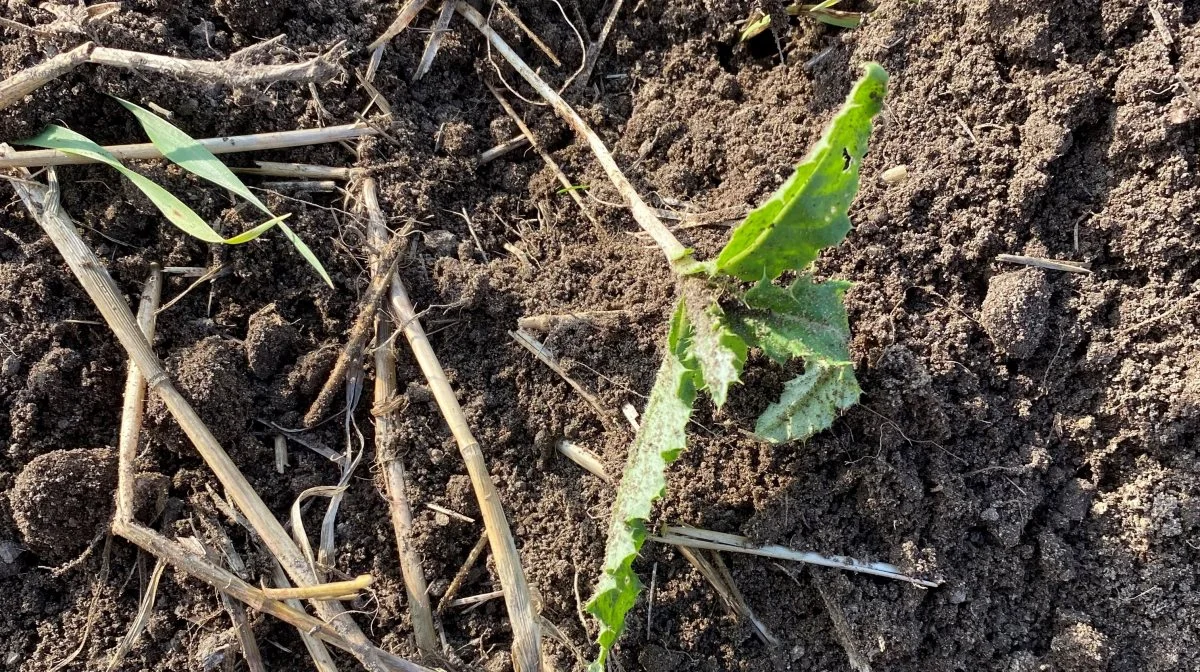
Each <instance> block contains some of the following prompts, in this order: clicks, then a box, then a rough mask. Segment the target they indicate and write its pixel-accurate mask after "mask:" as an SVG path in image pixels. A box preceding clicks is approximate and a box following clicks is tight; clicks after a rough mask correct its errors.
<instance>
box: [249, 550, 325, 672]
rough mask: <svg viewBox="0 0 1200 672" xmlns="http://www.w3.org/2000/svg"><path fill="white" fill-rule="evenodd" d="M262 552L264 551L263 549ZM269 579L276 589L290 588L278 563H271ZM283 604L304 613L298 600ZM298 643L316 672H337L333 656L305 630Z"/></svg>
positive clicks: (301, 633) (301, 632) (285, 601)
mask: <svg viewBox="0 0 1200 672" xmlns="http://www.w3.org/2000/svg"><path fill="white" fill-rule="evenodd" d="M263 550H264V551H265V550H266V549H263ZM271 578H272V581H273V583H274V584H275V587H276V588H291V587H292V584H291V582H289V581H288V578H287V574H286V573H285V572H284V571H283V567H280V566H279V563H278V562H272V563H271ZM284 604H286V605H287V606H289V607H291V608H293V609H295V610H296V611H301V612H302V611H304V605H303V604H301V602H300V600H284ZM299 632H300V641H302V642H304V648H306V649H308V655H309V657H311V658H312V659H313V665H314V666H315V667H316V668H317V672H338V669H337V664H336V663H334V662H333V656H332V655H330V653H329V649H327V648H325V644H324V643H323V642H322V641H321V640H319V639H317V638H316V637H313V636H312V635H310V634H309V633H308V632H307V631H306V630H303V629H301V630H300V631H299Z"/></svg>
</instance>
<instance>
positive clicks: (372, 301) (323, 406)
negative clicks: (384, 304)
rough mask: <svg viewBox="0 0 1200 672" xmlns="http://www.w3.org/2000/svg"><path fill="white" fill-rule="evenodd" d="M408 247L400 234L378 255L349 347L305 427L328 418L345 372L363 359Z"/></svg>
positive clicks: (352, 331)
mask: <svg viewBox="0 0 1200 672" xmlns="http://www.w3.org/2000/svg"><path fill="white" fill-rule="evenodd" d="M407 246H408V237H407V236H406V235H405V233H404V232H402V233H400V234H397V235H395V236H393V237H392V238H391V240H389V241H388V243H387V245H386V246H384V248H383V251H381V252H380V253H379V264H380V265H379V268H380V269H381V270H380V272H379V273H377V274H375V275H374V276H372V277H371V283H370V284H369V285H367V291H366V292H364V293H363V297H362V300H361V301H359V305H358V317H357V318H355V320H354V324H353V326H351V327H350V336H349V338H348V339H346V347H345V348H343V349H342V352H341V354H340V355H338V358H337V362H336V363H335V364H334V366H333V371H332V372H330V374H329V378H327V379H326V380H325V385H324V386H322V387H321V392H320V393H319V394H318V395H317V399H316V401H314V402H313V403H312V406H310V407H309V409H308V413H306V414H305V415H304V426H305V427H314V426H316V425H317V424H318V423H320V422H321V420H323V419H325V415H326V414H327V413H328V412H329V407H330V406H331V405H332V404H333V399H334V397H335V396H336V394H337V391H338V389H340V388H341V385H342V383H343V382H344V381H343V379H344V378H345V376H346V370H347V368H348V367H349V366H350V363H351V362H358V361H361V360H362V355H363V347H364V346H366V344H367V341H368V340H370V338H371V332H372V327H373V326H374V325H375V314H376V312H378V310H379V303H380V301H382V300H383V296H384V294H385V293H386V292H387V288H388V283H389V281H390V279H391V275H392V269H394V268H395V267H396V264H397V262H399V261H400V255H401V254H402V253H403V252H404V250H405V249H406V247H407Z"/></svg>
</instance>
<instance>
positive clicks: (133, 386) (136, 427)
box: [112, 264, 337, 672]
mask: <svg viewBox="0 0 1200 672" xmlns="http://www.w3.org/2000/svg"><path fill="white" fill-rule="evenodd" d="M162 288H163V274H162V271H160V269H159V267H158V265H157V264H151V265H150V278H149V279H148V280H147V281H146V286H145V288H144V289H143V290H142V297H141V300H140V301H139V303H138V314H137V324H138V329H139V330H141V332H142V334H143V335H144V336H145V337H146V340H147V341H152V340H154V331H155V323H156V321H157V319H156V317H157V315H158V305H159V303H160V302H161V301H162ZM145 400H146V381H145V379H144V378H142V374H141V372H140V371H139V370H138V368H137V366H136V365H135V364H134V363H132V362H131V363H130V365H129V371H128V373H127V374H126V381H125V395H124V404H123V406H122V411H121V429H120V434H119V440H118V448H117V455H118V458H117V495H116V515H115V517H114V520H113V525H112V528H113V533H114V534H116V535H118V536H122V537H125V538H126V539H128V538H129V536H127V533H129V532H130V530H131V529H132V528H131V526H132V525H136V523H135V522H134V520H133V499H134V482H135V478H136V474H135V472H134V462H135V459H136V457H137V447H138V440H139V435H140V434H141V430H142V419H143V413H144V410H145ZM230 513H232V514H234V516H235V517H236V518H238V519H239V520H241V521H243V522H244V521H245V519H244V518H242V517H240V516H238V515H237V512H236V511H233V510H232V509H231V510H230ZM133 532H134V533H135V534H137V533H138V530H136V529H135V530H133ZM150 534H153V533H150ZM225 539H226V541H227V540H228V537H225ZM164 542H165V540H164ZM135 543H136V542H135ZM166 543H167V544H169V543H170V542H166ZM164 557H165V556H159V559H160V562H161V560H162V559H163V558H164ZM172 564H174V565H175V566H176V567H177V568H178V567H180V563H179V562H173V563H172ZM275 567H276V568H277V569H278V568H279V564H278V563H275ZM278 571H279V572H280V573H282V571H283V570H282V569H278ZM277 579H278V577H277ZM284 583H286V576H285V578H284ZM221 596H222V598H225V597H226V594H225V593H223V592H222V593H221ZM290 606H291V607H292V608H293V609H295V610H296V612H297V613H303V608H302V607H301V605H300V602H298V601H293V603H292V604H291V605H290ZM300 636H301V638H303V639H304V642H305V644H306V645H308V648H309V653H310V654H311V655H312V658H313V660H314V662H315V663H316V665H317V670H318V672H337V668H336V666H334V664H333V659H332V658H331V657H330V655H329V651H328V650H327V649H326V648H325V645H324V644H322V643H321V642H320V641H318V640H317V639H314V638H313V637H312V636H310V635H309V634H308V632H307V630H306V629H305V628H303V627H302V628H300ZM243 650H245V649H243Z"/></svg>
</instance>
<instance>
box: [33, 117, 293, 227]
mask: <svg viewBox="0 0 1200 672" xmlns="http://www.w3.org/2000/svg"><path fill="white" fill-rule="evenodd" d="M16 144H21V145H32V146H34V147H43V148H45V149H57V150H58V151H60V152H64V153H67V154H75V155H78V156H83V157H86V158H89V159H92V160H93V161H99V162H100V163H103V164H106V165H108V166H111V167H112V168H115V169H116V170H118V171H120V173H121V174H122V175H124V176H125V177H127V178H129V181H130V182H133V184H134V185H135V186H136V187H137V188H138V189H141V190H142V193H144V194H146V196H147V197H148V198H149V199H150V201H151V202H152V203H154V206H155V207H157V208H158V209H159V211H160V212H162V214H163V216H164V217H166V218H167V221H169V222H171V223H172V224H174V225H175V226H177V227H179V229H180V230H182V231H183V232H184V233H186V234H188V235H189V236H192V237H194V238H199V239H200V240H203V241H205V242H208V243H226V242H229V241H227V240H225V238H224V237H222V236H221V234H219V233H217V232H216V231H215V230H213V228H212V227H211V226H209V225H208V223H207V222H205V221H204V220H203V219H201V218H200V215H197V214H196V212H195V211H194V210H192V209H191V208H189V207H188V206H187V205H185V204H184V203H183V201H180V200H179V199H178V198H175V196H174V194H172V193H171V192H169V191H167V190H166V189H163V188H162V187H160V186H158V185H157V184H155V183H154V182H153V181H151V180H150V179H149V178H147V177H145V176H144V175H142V174H141V173H138V172H135V171H133V170H130V169H129V168H126V167H125V166H124V165H122V164H121V162H120V161H118V160H117V158H116V157H115V156H113V155H112V154H111V153H109V151H108V150H106V149H104V148H103V147H101V146H100V145H98V144H96V143H94V142H92V141H91V140H89V139H88V138H86V137H84V136H83V135H80V134H79V133H76V132H75V131H72V130H71V129H69V128H63V127H61V126H55V125H53V124H51V125H50V126H47V127H46V129H45V130H43V131H42V132H41V133H39V134H38V135H36V136H35V137H32V138H29V139H28V140H22V141H20V142H18V143H16ZM268 228H270V227H268ZM264 230H265V229H264ZM251 231H254V229H251ZM249 233H250V231H248V232H246V233H245V234H242V236H246V235H248V234H249ZM261 234H262V231H258V233H256V234H254V235H253V236H251V237H250V238H247V240H251V239H253V238H256V237H258V236H259V235H261ZM240 237H241V236H239V238H240ZM241 242H244V241H241Z"/></svg>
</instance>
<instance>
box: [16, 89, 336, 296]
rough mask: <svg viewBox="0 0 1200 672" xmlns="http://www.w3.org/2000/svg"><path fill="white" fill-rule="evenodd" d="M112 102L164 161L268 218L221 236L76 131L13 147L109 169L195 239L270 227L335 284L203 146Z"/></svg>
mask: <svg viewBox="0 0 1200 672" xmlns="http://www.w3.org/2000/svg"><path fill="white" fill-rule="evenodd" d="M116 100H117V102H119V103H121V105H123V106H124V107H125V109H127V110H129V111H130V112H132V113H133V115H134V116H135V117H136V118H137V120H138V123H140V124H141V126H142V129H143V130H144V131H145V132H146V135H147V136H148V137H149V138H150V142H151V143H152V144H153V145H154V146H155V147H156V148H158V150H159V151H160V152H162V154H163V156H164V157H166V158H167V159H169V160H170V161H172V162H174V163H175V164H176V165H178V166H179V167H181V168H183V169H184V170H186V171H188V172H189V173H192V174H194V175H197V176H199V177H202V178H204V179H205V180H208V181H209V182H212V183H213V184H216V185H219V186H221V187H224V188H225V189H227V190H228V191H231V192H233V193H234V194H236V195H237V196H240V197H242V198H243V199H245V200H246V201H247V202H249V203H250V204H251V205H253V206H254V207H256V208H258V209H259V210H261V211H262V212H263V213H265V214H266V215H267V216H268V217H270V219H269V220H267V221H266V222H263V223H262V224H259V225H258V226H255V227H254V228H252V229H250V230H248V231H245V232H243V233H240V234H238V235H236V236H232V237H229V238H225V237H224V236H222V235H221V234H219V233H217V232H216V231H215V230H214V229H213V228H212V227H211V226H209V225H208V223H207V222H205V221H204V220H203V219H202V218H201V217H200V215H197V214H196V212H195V211H194V210H192V209H191V208H189V207H188V206H187V205H186V204H184V203H183V201H181V200H179V199H178V198H176V197H175V195H174V194H172V193H171V192H169V191H167V190H166V189H164V188H162V187H161V186H159V185H158V184H156V183H155V182H153V181H152V180H150V179H149V178H147V177H145V176H144V175H142V174H140V173H138V172H136V171H134V170H131V169H129V168H127V167H126V166H125V165H124V164H122V163H121V162H120V161H119V160H118V159H117V158H116V157H115V156H113V155H112V154H111V153H110V152H109V151H108V150H106V149H104V148H103V147H101V146H100V145H98V144H96V143H95V142H93V141H91V140H90V139H88V138H87V137H85V136H84V135H82V134H80V133H76V132H75V131H72V130H70V129H68V128H63V127H61V126H56V125H53V124H51V125H50V126H47V127H46V129H45V130H43V131H42V132H41V133H39V134H38V135H37V136H35V137H32V138H29V139H28V140H22V141H19V142H18V143H16V144H21V145H32V146H34V147H43V148H46V149H57V150H58V151H60V152H64V153H66V154H75V155H78V156H83V157H86V158H89V159H92V160H93V161H98V162H100V163H103V164H106V165H108V166H111V167H112V168H114V169H116V170H117V171H118V172H120V173H121V174H122V175H124V176H125V177H127V178H129V181H130V182H133V184H134V186H136V187H137V188H138V189H140V190H141V191H142V193H144V194H146V196H147V197H148V198H149V199H150V201H151V202H152V203H154V206H155V207H157V208H158V209H159V211H160V212H162V214H163V216H165V217H166V218H167V221H169V222H171V223H172V224H174V225H175V226H176V227H178V228H179V229H180V230H182V231H183V232H184V233H186V234H188V235H190V236H192V237H193V238H198V239H200V240H203V241H205V242H208V243H219V244H225V245H238V244H241V243H246V242H249V241H251V240H254V239H255V238H258V237H259V236H261V235H262V234H264V233H266V232H267V231H268V230H270V229H271V228H273V227H276V226H278V227H279V230H280V231H282V232H283V235H284V236H285V237H286V238H287V239H288V240H289V241H291V243H292V245H294V246H295V247H296V250H297V251H298V252H299V253H300V256H302V257H304V260H305V261H307V262H308V263H309V264H310V265H311V266H312V267H313V268H314V269H315V270H316V271H317V274H318V275H320V276H321V279H322V280H324V281H325V284H327V285H329V286H330V287H332V286H333V281H332V280H330V278H329V274H328V273H326V272H325V267H324V266H322V265H321V262H320V260H318V259H317V256H316V255H315V254H313V251H312V250H311V249H310V248H309V247H308V245H306V244H305V243H304V241H303V240H301V239H300V236H298V235H296V232H295V231H293V230H292V229H291V228H290V227H288V225H287V224H284V222H283V220H284V219H287V218H288V217H289V216H290V215H288V214H284V215H278V216H276V215H275V214H274V213H272V212H271V211H270V209H268V208H267V206H266V205H264V204H263V202H262V201H261V200H259V198H258V197H257V196H255V195H254V194H253V193H252V192H251V191H250V189H249V188H247V187H246V185H245V184H243V183H242V181H241V180H240V179H238V177H237V176H236V175H234V174H233V172H232V171H231V170H229V168H227V167H226V166H225V164H223V163H221V161H220V160H218V159H217V157H215V156H213V153H212V152H210V151H208V149H207V148H206V147H205V146H204V145H202V144H200V143H199V142H197V141H196V140H195V139H194V138H192V137H191V136H189V135H188V134H187V133H184V132H183V131H181V130H179V129H178V128H176V127H175V126H172V125H171V124H170V123H169V122H168V121H167V120H165V119H163V118H162V117H160V116H158V115H156V114H154V113H153V112H151V111H150V110H147V109H145V108H143V107H141V106H139V105H135V104H134V103H131V102H129V101H127V100H121V99H120V98H117V99H116Z"/></svg>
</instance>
